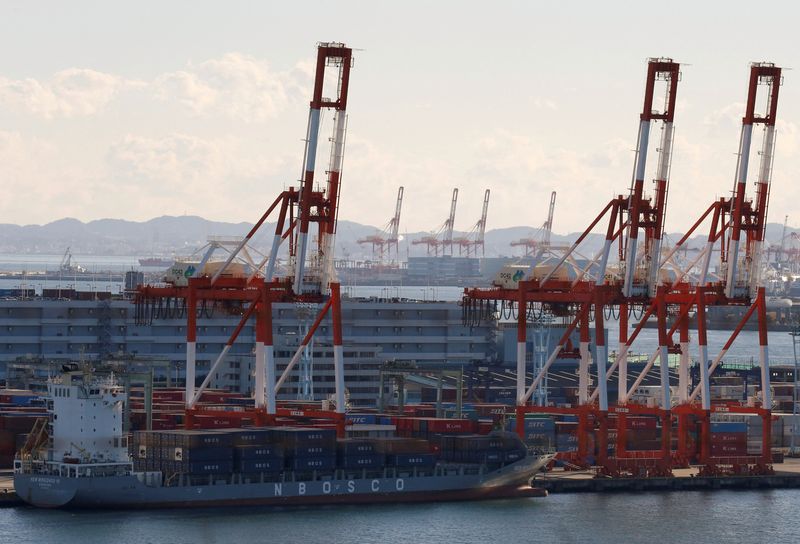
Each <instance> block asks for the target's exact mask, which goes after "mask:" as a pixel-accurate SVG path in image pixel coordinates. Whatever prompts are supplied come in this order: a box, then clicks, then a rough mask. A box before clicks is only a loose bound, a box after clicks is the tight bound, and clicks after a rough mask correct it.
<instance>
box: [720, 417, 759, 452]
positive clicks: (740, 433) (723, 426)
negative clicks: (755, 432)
mask: <svg viewBox="0 0 800 544" xmlns="http://www.w3.org/2000/svg"><path fill="white" fill-rule="evenodd" d="M759 449H760V443H759ZM747 451H748V444H747V424H746V423H744V422H735V421H724V422H722V421H718V422H711V456H712V457H741V456H744V455H747Z"/></svg>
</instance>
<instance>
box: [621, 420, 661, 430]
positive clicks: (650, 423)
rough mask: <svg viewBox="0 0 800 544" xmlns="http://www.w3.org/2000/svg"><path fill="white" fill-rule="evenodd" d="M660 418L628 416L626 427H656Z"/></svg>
mask: <svg viewBox="0 0 800 544" xmlns="http://www.w3.org/2000/svg"><path fill="white" fill-rule="evenodd" d="M657 423H658V420H657V419H656V418H654V417H627V418H625V428H626V429H655V428H656V424H657Z"/></svg>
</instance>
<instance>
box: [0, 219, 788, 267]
mask: <svg viewBox="0 0 800 544" xmlns="http://www.w3.org/2000/svg"><path fill="white" fill-rule="evenodd" d="M251 226H252V225H251V224H250V223H245V222H242V223H227V222H221V221H210V220H208V219H204V218H202V217H198V216H191V215H184V216H167V215H165V216H161V217H156V218H154V219H150V220H149V221H141V222H137V221H126V220H122V219H99V220H96V221H89V222H86V223H84V222H82V221H79V220H77V219H71V218H65V219H59V220H57V221H53V222H51V223H47V224H45V225H24V226H21V225H13V224H0V253H15V254H62V253H64V251H65V250H66V248H67V247H69V248H70V249H71V251H72V252H73V253H75V254H81V255H134V256H150V255H159V256H172V255H177V256H186V255H189V254H191V253H192V252H193V251H195V250H197V249H198V248H200V247H202V246H203V245H204V244H205V243H206V241H207V239H208V237H209V236H243V235H244V234H246V233H247V232H248V231H249V230H250V228H251ZM379 230H380V229H378V228H376V227H373V226H370V225H363V224H360V223H356V222H353V221H344V220H340V221H339V223H338V231H337V235H336V245H337V257H339V258H345V259H352V260H365V259H370V258H371V257H372V254H371V248H370V246H369V245H362V244H359V243H358V242H357V241H358V240H359V239H362V238H364V237H366V236H369V235H372V234H376V233H377V232H379ZM598 230H599V229H598ZM782 232H783V225H780V224H778V223H770V224H768V225H767V240H768V242H770V243H772V244H775V245H777V244H779V243H780V239H781V236H782ZM787 232H794V229H788V230H787ZM273 233H274V225H269V224H265V225H264V226H263V227H262V228H261V230H260V231H259V234H258V235H257V236H256V237H254V239H253V242H254V243H253V245H254V247H256V248H257V249H259V250H261V251H267V247H268V245H269V244H271V242H272V237H273ZM429 234H430V233H428V232H408V233H404V234H403V240H402V241H401V243H400V260H405V259H406V257H408V256H419V255H425V254H426V248H425V245H414V244H411V243H409V242H410V241H413V240H417V239H419V238H421V237H423V236H426V235H429ZM538 234H539V233H538V229H535V228H532V227H526V226H519V227H508V228H501V229H491V230H487V231H486V236H485V244H484V245H485V256H486V257H501V256H506V257H507V256H512V255H521V254H522V248H521V247H512V246H511V245H510V244H511V242H513V241H515V240H519V239H522V238H529V237H532V236H533V237H536V236H537V235H538ZM464 235H465V233H455V236H456V237H458V236H464ZM579 235H580V233H577V232H574V233H568V234H563V235H562V234H556V233H553V234H552V236H551V243H552V244H557V245H568V244H571V243H572V242H574V240H575V239H577V237H578V236H579ZM680 237H681V234H680V233H671V234H669V235H668V236H667V239H668V241H677V240H678V239H679V238H680ZM704 239H705V237H704V236H703V235H702V234H701V235H699V236H696V237H694V238H693V239H691V240H690V243H689V246H690V247H700V246H702V245H703V244H704V243H705V240H704ZM602 241H603V235H602V234H599V233H598V234H590V235H589V237H587V239H586V242H585V244H586V246H585V249H584V253H585V254H589V253H593V252H595V251H597V250H598V249H599V248H600V247H601V245H602Z"/></svg>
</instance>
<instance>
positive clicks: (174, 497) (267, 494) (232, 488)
mask: <svg viewBox="0 0 800 544" xmlns="http://www.w3.org/2000/svg"><path fill="white" fill-rule="evenodd" d="M548 461H549V457H547V456H541V457H528V458H526V459H523V460H521V461H518V462H517V463H513V464H511V465H508V466H506V467H503V468H502V469H499V470H496V471H493V472H489V473H486V474H475V475H459V474H453V475H440V476H412V475H408V476H405V477H404V476H403V475H400V476H399V477H392V478H354V479H331V480H316V481H297V482H292V481H283V482H265V483H258V482H253V483H220V482H217V483H214V484H213V485H184V486H157V487H151V486H148V485H145V484H144V483H143V482H142V481H140V479H139V478H137V477H136V476H135V475H129V476H109V477H96V478H66V477H59V476H46V475H38V474H16V475H15V477H14V487H15V489H16V491H17V494H18V496H19V497H20V498H21V499H22V500H24V501H26V502H28V503H29V504H32V505H34V506H39V507H46V508H89V509H109V508H164V507H173V508H186V507H211V506H237V505H265V506H304V505H305V506H308V505H328V504H364V503H370V504H371V503H400V502H437V501H465V500H485V499H497V498H510V497H523V496H542V495H543V494H544V492H543V491H541V490H537V489H533V488H530V486H527V484H528V482H529V481H530V479H531V478H532V477H533V476H534V475H535V474H536V472H538V471H539V469H540V468H541V467H542V466H544V465H545V464H546V463H547V462H548Z"/></svg>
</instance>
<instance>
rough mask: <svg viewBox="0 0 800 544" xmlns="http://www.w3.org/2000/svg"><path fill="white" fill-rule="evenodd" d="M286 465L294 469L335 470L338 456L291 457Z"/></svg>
mask: <svg viewBox="0 0 800 544" xmlns="http://www.w3.org/2000/svg"><path fill="white" fill-rule="evenodd" d="M286 466H287V467H288V468H290V469H292V470H333V469H334V468H336V456H335V455H320V456H316V457H291V458H289V459H288V460H287V463H286Z"/></svg>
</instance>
